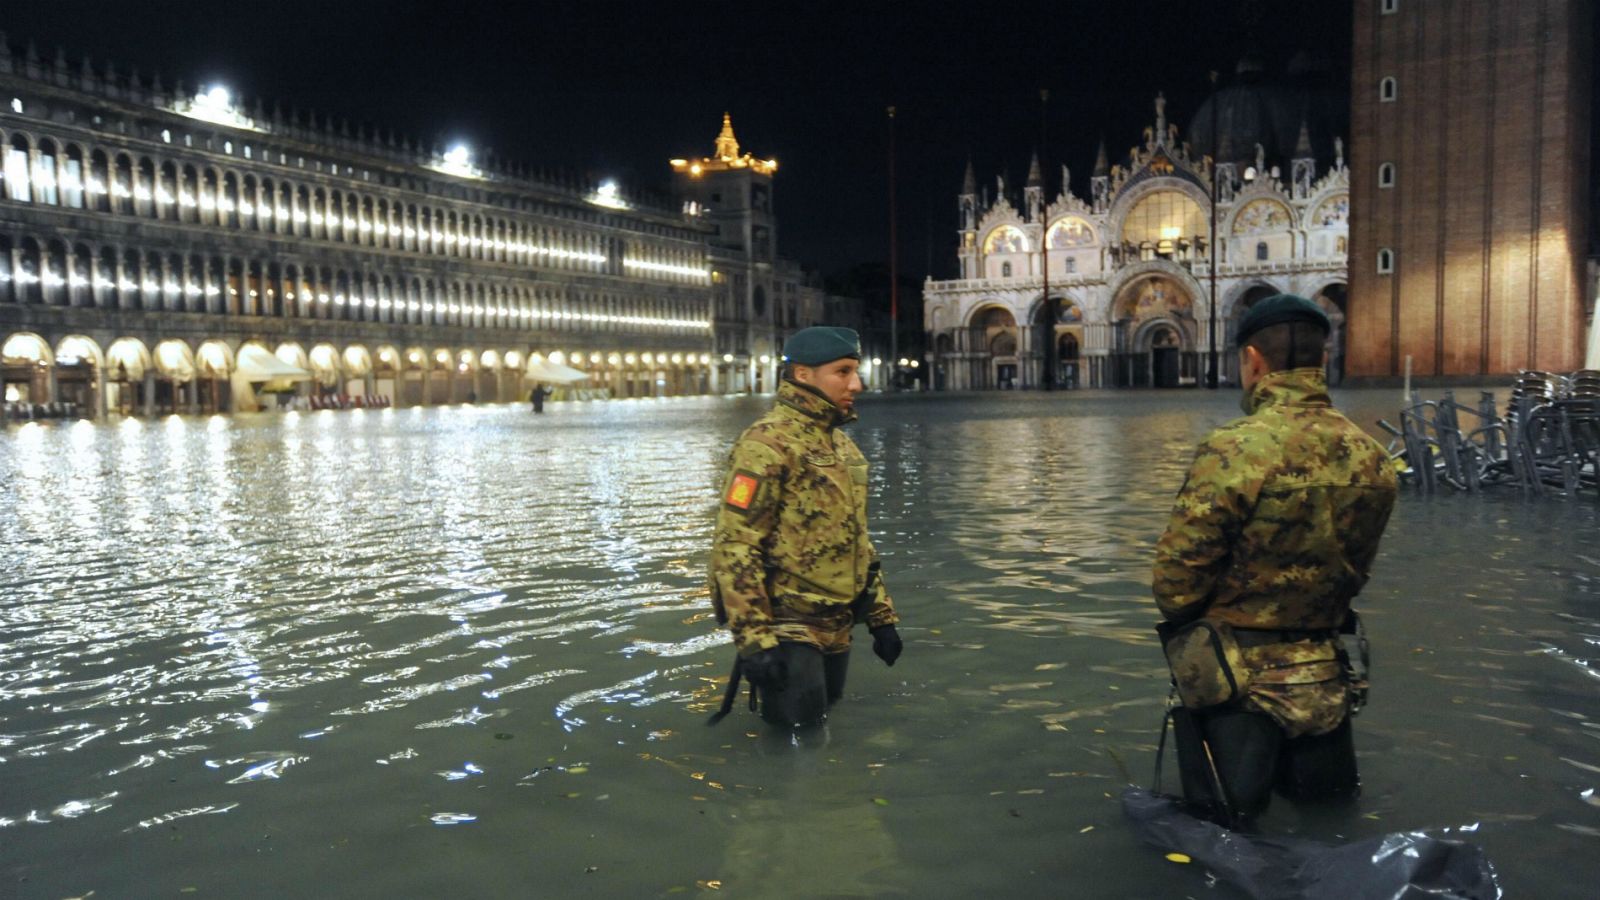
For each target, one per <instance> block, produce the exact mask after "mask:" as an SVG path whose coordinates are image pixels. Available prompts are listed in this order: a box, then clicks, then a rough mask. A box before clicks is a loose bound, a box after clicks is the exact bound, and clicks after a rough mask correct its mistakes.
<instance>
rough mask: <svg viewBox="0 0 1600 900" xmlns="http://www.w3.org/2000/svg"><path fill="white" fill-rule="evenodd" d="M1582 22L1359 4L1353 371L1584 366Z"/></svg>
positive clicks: (1585, 44)
mask: <svg viewBox="0 0 1600 900" xmlns="http://www.w3.org/2000/svg"><path fill="white" fill-rule="evenodd" d="M1592 16H1593V4H1592V3H1589V2H1587V0H1538V2H1532V3H1500V2H1492V0H1458V2H1452V3H1425V2H1420V0H1357V2H1356V3H1355V34H1354V39H1355V40H1354V69H1353V71H1354V75H1353V85H1352V91H1353V102H1352V104H1351V113H1352V139H1351V154H1350V156H1351V173H1350V186H1351V220H1350V233H1351V249H1350V273H1351V278H1350V310H1349V323H1348V325H1349V331H1350V342H1349V363H1348V370H1349V372H1350V373H1351V374H1352V375H1357V376H1372V377H1393V376H1398V375H1401V374H1403V372H1404V371H1405V367H1406V362H1407V360H1410V362H1411V369H1412V371H1413V372H1414V373H1415V374H1418V375H1422V376H1443V377H1457V378H1460V377H1470V376H1479V375H1499V374H1504V373H1510V372H1515V371H1517V370H1519V369H1542V370H1547V371H1558V372H1561V371H1570V370H1572V369H1575V368H1578V367H1579V366H1581V365H1582V364H1583V344H1584V329H1585V320H1586V317H1587V316H1588V315H1590V311H1589V310H1587V309H1586V308H1585V307H1586V306H1587V302H1586V300H1587V298H1586V293H1587V290H1586V287H1585V277H1584V264H1585V255H1586V253H1587V243H1588V229H1589V228H1590V227H1592V224H1591V223H1590V222H1589V221H1588V218H1589V210H1590V205H1589V204H1590V196H1589V190H1590V185H1589V173H1590V170H1591V169H1590V167H1591V152H1592V150H1591V148H1590V146H1589V136H1590V121H1589V116H1590V110H1591V108H1592V104H1593V101H1594V98H1593V96H1592V75H1591V66H1592V65H1593V51H1594V48H1593V42H1594V28H1593V22H1592V19H1591V17H1592Z"/></svg>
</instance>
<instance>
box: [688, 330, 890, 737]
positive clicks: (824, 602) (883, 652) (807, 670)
mask: <svg viewBox="0 0 1600 900" xmlns="http://www.w3.org/2000/svg"><path fill="white" fill-rule="evenodd" d="M783 352H784V357H785V359H786V360H787V366H786V370H785V377H784V379H783V381H782V383H781V384H780V385H779V387H778V402H777V403H776V404H775V405H774V406H773V408H772V411H771V412H769V413H767V414H766V415H765V416H763V417H762V418H761V419H760V420H758V421H757V422H756V423H755V424H754V425H751V426H750V427H749V428H748V429H746V430H745V432H744V434H742V435H740V437H739V440H738V442H737V443H735V444H734V447H733V453H732V454H731V456H730V458H729V462H728V476H727V479H726V481H725V482H724V484H723V489H722V503H721V508H720V509H719V510H718V513H717V531H716V542H715V544H714V545H713V546H712V549H711V573H710V575H711V578H710V581H711V599H712V604H713V606H714V607H715V609H716V613H717V621H718V622H719V623H721V624H725V625H727V626H728V628H729V630H731V631H732V632H733V640H734V644H735V645H736V646H737V648H738V651H739V659H740V663H739V664H740V668H741V670H742V671H743V673H744V675H745V677H747V678H749V679H750V681H751V682H752V683H753V684H755V685H756V686H757V687H758V688H759V689H760V693H761V695H762V697H763V701H762V716H763V718H765V719H766V720H767V721H769V722H772V723H774V724H778V725H783V726H792V725H796V724H814V723H817V722H820V721H822V720H823V719H824V718H825V716H826V714H827V709H828V706H829V704H831V703H833V702H834V701H836V700H838V699H839V697H840V696H841V695H842V694H843V692H844V679H845V672H846V667H847V666H848V663H849V659H850V657H849V653H850V629H851V626H852V625H854V624H855V622H857V621H862V620H864V621H865V622H866V625H867V627H868V629H870V631H871V633H872V637H873V645H872V649H873V652H875V653H876V654H877V655H878V656H879V657H880V658H882V659H883V661H884V662H885V663H887V664H888V665H891V666H892V665H894V662H895V659H896V658H897V657H898V656H899V655H900V650H901V640H900V636H899V634H898V632H897V631H896V629H895V623H896V622H898V621H899V617H898V616H897V615H896V614H895V610H894V604H893V603H892V602H891V601H890V599H889V593H888V591H887V590H886V589H885V588H884V586H883V582H882V580H881V579H879V578H878V577H877V571H878V555H877V551H876V550H874V549H873V547H872V541H871V539H870V538H868V536H867V460H866V457H864V456H862V455H861V451H860V450H859V449H857V448H856V445H855V442H854V441H852V440H850V438H849V436H848V435H846V434H845V433H844V432H843V431H842V430H840V428H839V426H841V425H845V424H847V423H850V422H853V421H855V419H856V415H855V411H854V406H855V395H856V394H858V393H860V391H861V380H860V377H859V376H858V374H857V368H858V367H859V366H860V362H861V344H860V339H859V338H858V337H857V335H856V333H855V332H854V331H852V330H850V329H848V328H824V327H816V328H806V329H803V330H801V331H799V332H796V333H795V335H794V336H793V337H791V338H790V339H789V340H788V341H787V342H786V343H785V344H784V350H783ZM852 605H853V606H854V608H852Z"/></svg>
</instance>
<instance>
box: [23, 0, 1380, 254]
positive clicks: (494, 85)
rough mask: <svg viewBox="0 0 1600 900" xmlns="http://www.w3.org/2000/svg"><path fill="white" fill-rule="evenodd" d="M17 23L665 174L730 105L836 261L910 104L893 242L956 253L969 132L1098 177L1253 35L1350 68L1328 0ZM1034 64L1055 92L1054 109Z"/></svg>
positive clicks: (27, 10)
mask: <svg viewBox="0 0 1600 900" xmlns="http://www.w3.org/2000/svg"><path fill="white" fill-rule="evenodd" d="M0 28H4V29H5V31H6V32H7V36H8V38H9V40H10V41H11V43H12V44H13V45H14V46H18V47H20V46H22V45H23V44H24V43H25V42H26V41H28V40H30V39H31V40H33V41H35V42H36V43H37V44H38V47H39V50H40V53H41V55H42V56H45V57H46V58H47V59H48V58H51V57H53V55H54V53H55V47H56V46H57V45H60V46H62V47H64V48H65V49H66V51H67V56H68V59H69V60H70V61H71V62H72V64H73V65H74V67H76V66H77V65H78V64H79V62H80V61H81V60H82V58H83V57H84V55H86V54H87V55H89V56H90V57H92V58H93V59H94V61H95V64H96V68H97V69H100V70H102V71H103V64H104V61H105V60H106V59H107V58H110V59H112V60H114V61H115V62H116V64H117V68H118V70H119V71H121V72H124V73H125V72H126V71H127V69H128V67H129V66H130V64H131V65H134V66H137V67H138V68H139V70H140V72H141V73H143V74H144V75H145V76H146V77H148V76H149V75H150V74H151V73H152V72H156V71H159V72H160V73H161V75H162V77H163V80H164V81H165V82H166V83H167V84H168V85H169V86H170V85H171V83H172V81H173V80H174V79H182V80H183V82H184V84H185V85H186V86H187V87H189V88H191V89H193V88H195V87H197V86H198V85H201V84H211V83H216V82H222V83H225V84H226V85H227V86H229V87H230V88H231V89H232V90H233V92H234V94H235V95H236V96H240V95H242V96H243V97H244V98H246V100H247V102H253V99H254V98H255V97H257V96H260V97H263V98H265V99H266V100H267V102H268V106H269V107H270V105H271V103H272V101H274V100H278V101H281V102H282V103H283V105H284V108H285V109H286V110H287V109H288V108H289V107H290V106H291V105H292V106H298V107H299V108H300V109H302V110H305V109H307V108H310V109H315V110H317V111H318V113H319V115H322V114H332V115H334V116H336V117H348V118H350V119H351V120H352V122H357V121H359V122H366V123H369V124H371V125H374V126H376V127H378V128H380V129H383V130H389V129H394V130H396V131H398V132H400V133H402V134H406V135H409V136H411V137H413V138H416V139H421V140H425V141H430V142H431V141H438V142H440V143H447V142H453V141H456V140H464V141H466V142H468V143H469V144H471V145H472V146H474V147H479V148H481V147H490V148H493V150H494V151H495V153H496V154H497V155H500V156H504V157H507V158H511V159H516V160H520V161H523V162H526V163H529V164H530V165H536V166H559V167H565V168H569V169H573V170H576V171H579V172H583V173H586V174H589V175H592V176H612V177H616V178H618V179H619V180H621V181H622V182H624V183H625V184H629V185H643V186H649V187H655V188H657V189H661V190H665V189H666V187H667V185H668V177H667V176H668V167H667V160H668V159H670V158H672V157H686V156H691V155H708V154H710V152H711V145H712V141H713V139H714V138H715V137H716V134H717V130H718V128H719V126H720V122H721V116H722V113H723V112H724V111H725V110H726V111H728V112H731V113H732V114H733V121H734V126H735V130H736V131H737V133H738V136H739V139H740V142H741V143H742V145H743V147H744V149H745V150H748V151H751V152H753V153H755V154H756V155H758V156H762V157H776V158H777V159H778V162H779V171H778V176H777V192H776V196H775V202H776V204H777V212H778V216H779V252H780V253H781V254H782V255H784V256H786V257H789V258H792V259H798V260H800V261H802V262H804V263H806V264H807V265H808V266H810V267H813V268H817V269H820V270H822V271H823V272H826V273H838V272H841V271H843V270H845V269H847V268H849V267H850V266H852V265H854V264H857V263H862V262H880V263H881V262H883V261H884V260H886V259H887V256H888V200H887V196H888V195H887V170H888V152H887V148H888V140H887V138H888V127H887V119H886V116H885V109H886V107H887V106H888V105H890V104H893V105H895V106H896V107H897V110H898V114H897V118H896V125H895V128H896V131H895V134H896V138H895V141H896V147H897V171H898V186H899V187H898V192H899V216H900V260H901V267H902V269H903V270H904V271H905V272H906V273H907V274H909V275H912V276H915V277H917V278H919V279H920V277H921V276H922V275H923V274H924V273H926V272H928V271H929V265H930V261H931V265H932V272H933V274H934V275H935V276H936V277H937V276H947V275H949V274H950V271H951V270H952V269H953V268H954V261H953V256H952V254H953V246H954V240H955V238H954V229H955V221H956V220H955V209H956V207H955V202H956V200H955V195H956V192H957V190H958V189H959V187H960V184H961V174H962V171H963V168H964V166H965V164H966V161H967V159H968V158H969V157H970V158H971V159H972V160H973V162H974V164H975V165H976V168H977V170H978V174H979V177H980V179H983V181H984V182H985V183H988V184H992V183H993V175H994V174H995V173H997V172H1000V171H1008V172H1009V173H1010V180H1011V182H1012V183H1019V182H1020V180H1021V179H1022V178H1023V176H1024V175H1025V174H1026V172H1027V164H1028V157H1029V154H1030V152H1031V151H1032V149H1033V148H1034V147H1035V146H1036V145H1037V144H1038V143H1039V142H1040V139H1041V134H1042V135H1043V137H1044V140H1045V148H1046V153H1045V168H1046V170H1047V172H1048V173H1050V174H1049V178H1050V187H1051V193H1052V195H1053V194H1054V191H1055V190H1056V188H1057V185H1056V184H1055V182H1056V181H1057V180H1059V175H1058V174H1056V173H1059V171H1060V166H1061V165H1062V164H1063V163H1066V164H1067V165H1070V166H1071V167H1072V172H1073V187H1074V189H1075V190H1076V191H1077V192H1078V193H1079V194H1080V195H1085V196H1086V195H1087V193H1088V177H1089V172H1090V168H1091V166H1092V163H1093V160H1094V151H1095V146H1096V142H1097V140H1098V139H1099V138H1100V137H1101V136H1102V135H1103V136H1104V137H1105V139H1106V143H1107V147H1108V150H1109V152H1110V155H1111V160H1112V162H1113V163H1115V162H1117V161H1119V159H1120V158H1121V157H1122V156H1123V155H1124V154H1126V152H1127V149H1128V148H1129V147H1130V146H1132V145H1133V144H1135V143H1137V142H1138V140H1139V138H1140V131H1141V129H1142V128H1143V127H1144V126H1145V125H1147V124H1149V123H1150V122H1151V121H1152V120H1153V117H1154V113H1153V107H1152V100H1153V98H1154V96H1155V94H1156V92H1157V91H1158V90H1159V91H1164V92H1165V93H1166V96H1167V100H1168V105H1167V114H1168V118H1169V119H1170V120H1172V121H1174V122H1177V123H1178V124H1179V125H1180V127H1182V128H1184V130H1185V132H1186V131H1187V125H1188V119H1189V116H1190V114H1191V113H1192V111H1193V110H1194V109H1195V108H1196V106H1198V105H1199V103H1200V101H1201V100H1203V99H1204V97H1205V95H1206V92H1207V90H1208V87H1207V83H1206V76H1207V72H1208V71H1210V70H1211V69H1218V70H1220V71H1221V72H1222V73H1223V77H1224V79H1225V82H1226V79H1228V78H1230V77H1231V76H1232V73H1233V69H1234V65H1235V64H1236V63H1237V62H1238V60H1239V59H1240V57H1241V56H1242V55H1244V54H1245V53H1246V52H1250V51H1253V52H1255V53H1256V54H1257V55H1258V56H1260V57H1261V58H1263V60H1264V61H1265V62H1266V63H1267V66H1268V70H1269V72H1275V73H1281V72H1282V71H1283V67H1284V63H1285V62H1286V60H1287V59H1288V58H1289V57H1290V56H1291V55H1293V54H1294V53H1295V52H1296V51H1298V50H1305V51H1308V52H1310V53H1312V54H1314V55H1317V56H1320V57H1322V58H1323V59H1325V60H1326V61H1327V62H1328V63H1330V64H1331V65H1332V66H1333V68H1334V71H1335V75H1336V77H1338V78H1340V79H1341V82H1340V83H1345V82H1346V81H1347V80H1348V71H1349V62H1348V55H1349V48H1350V29H1351V12H1350V8H1349V4H1348V3H1340V2H1315V3H1299V2H1293V3H1291V2H1262V0H1257V2H1252V0H1185V2H1165V0H1163V2H1154V0H1125V2H1119V3H1103V2H1100V3H1083V2H1072V0H1058V2H1055V3H1051V4H1048V5H1034V4H1028V3H997V2H994V0H983V2H970V3H966V4H958V3H933V4H923V3H914V2H901V3H888V2H878V0H857V2H854V3H760V2H741V3H721V2H700V3H678V2H672V3H667V2H634V3H607V2H573V0H565V2H556V3H546V2H537V0H530V2H526V3H509V2H481V3H480V2H473V0H456V2H400V0H396V2H361V0H319V2H302V0H266V2H256V3H242V2H237V0H231V2H199V0H152V2H144V3H135V2H127V0H8V2H7V3H6V4H5V7H4V11H3V12H0ZM1040 88H1046V89H1048V90H1049V91H1050V101H1049V104H1048V106H1047V107H1046V111H1047V116H1045V117H1041V108H1040V101H1039V90H1040Z"/></svg>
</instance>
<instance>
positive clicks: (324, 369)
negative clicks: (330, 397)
mask: <svg viewBox="0 0 1600 900" xmlns="http://www.w3.org/2000/svg"><path fill="white" fill-rule="evenodd" d="M310 362H311V378H312V380H313V381H315V382H316V384H317V386H318V387H319V388H321V390H322V392H323V393H332V391H331V390H330V389H331V388H333V387H335V386H336V385H338V383H339V376H340V375H341V374H342V372H341V367H340V360H339V350H338V348H337V347H334V346H333V345H332V344H318V345H316V346H315V347H312V348H311V357H310Z"/></svg>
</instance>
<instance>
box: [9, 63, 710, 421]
mask: <svg viewBox="0 0 1600 900" xmlns="http://www.w3.org/2000/svg"><path fill="white" fill-rule="evenodd" d="M0 153H3V160H0V347H3V359H0V363H3V367H0V368H3V375H4V386H5V393H6V397H7V399H8V400H9V401H13V402H27V403H49V402H52V401H70V402H73V403H75V404H78V405H79V407H80V408H82V409H84V410H88V411H90V412H92V413H103V412H105V411H107V410H112V411H117V410H120V411H123V412H140V413H150V412H159V411H177V412H185V411H200V410H218V411H230V410H235V409H239V410H243V409H249V408H254V407H256V406H258V405H276V404H279V403H282V402H284V401H283V400H281V399H280V398H286V397H292V396H295V395H300V396H304V395H306V394H311V393H314V394H319V395H321V394H327V395H333V394H347V395H356V396H373V397H382V398H387V399H388V400H389V401H390V402H393V403H394V404H396V405H419V404H437V403H451V402H464V401H468V400H478V401H494V400H501V401H504V400H512V399H517V398H521V397H526V396H527V393H528V390H529V388H530V387H531V385H532V383H533V382H534V381H535V380H538V379H539V378H541V377H543V376H544V375H546V374H550V373H555V374H561V373H563V372H564V371H565V370H563V369H561V368H560V367H562V366H565V367H568V368H573V369H577V370H580V371H581V372H584V373H587V375H588V376H589V378H588V380H587V381H585V382H580V385H581V386H582V387H584V388H587V389H588V390H589V391H591V392H594V393H597V394H609V395H611V396H651V395H661V394H681V393H700V392H711V391H720V390H723V389H724V387H725V385H723V384H720V383H719V379H718V377H717V369H716V368H715V367H714V366H713V364H712V363H713V360H712V356H711V351H712V346H713V333H712V321H711V318H712V317H711V274H710V273H711V265H710V261H709V259H708V253H707V235H708V229H707V227H706V225H705V224H703V223H702V222H700V221H698V220H694V219H690V218H686V217H685V216H683V215H682V212H681V211H680V210H678V209H676V208H673V204H672V203H671V202H670V201H665V200H663V201H661V202H660V203H659V204H656V205H652V204H651V203H649V202H647V201H643V200H640V199H638V198H636V197H634V196H632V195H630V193H628V192H627V191H624V190H622V189H620V188H618V187H617V186H616V185H614V184H610V183H605V184H586V183H579V182H577V181H575V180H571V179H561V178H555V177H548V176H536V175H534V174H531V173H529V172H528V171H526V170H525V169H523V168H520V167H518V166H515V165H512V164H509V163H506V162H502V161H496V160H485V159H478V158H475V157H474V155H473V154H472V153H471V151H469V150H467V149H465V148H451V149H450V150H443V149H439V148H428V147H422V146H418V145H416V144H415V143H413V142H411V141H407V140H402V139H398V138H395V137H394V136H392V135H379V134H374V133H370V132H366V131H354V132H353V131H352V130H351V129H350V128H349V126H348V124H344V123H340V124H335V123H333V122H331V121H328V120H326V119H318V118H316V117H309V118H308V117H306V116H301V115H285V114H284V113H283V112H282V111H281V109H280V108H278V107H277V106H273V107H272V108H271V109H270V110H269V109H268V108H266V106H265V105H264V104H262V103H261V102H259V101H258V102H255V103H253V104H245V103H242V102H240V101H239V100H237V99H236V98H234V97H232V96H231V95H230V94H229V93H228V91H227V90H225V89H223V88H220V87H215V86H211V87H207V88H206V89H205V90H202V91H191V90H187V89H185V88H184V87H183V86H182V84H181V83H179V84H173V85H171V86H170V87H169V86H166V85H164V84H163V83H162V81H161V80H160V79H154V80H150V81H146V80H142V79H138V78H135V77H130V75H129V74H128V73H125V72H117V71H112V70H111V69H109V68H107V67H104V66H97V65H96V64H94V63H92V62H90V61H84V62H83V63H82V64H69V63H68V62H67V61H66V59H65V58H63V57H61V56H60V55H59V54H58V55H57V56H56V58H55V59H53V60H48V61H46V60H41V59H40V58H39V57H38V56H37V55H36V54H35V53H34V52H33V50H32V49H31V48H30V49H29V50H28V51H26V52H16V51H14V49H13V48H11V47H10V46H9V45H8V44H7V43H6V41H5V40H4V37H3V35H0ZM568 374H570V373H568ZM275 392H276V393H275Z"/></svg>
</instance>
